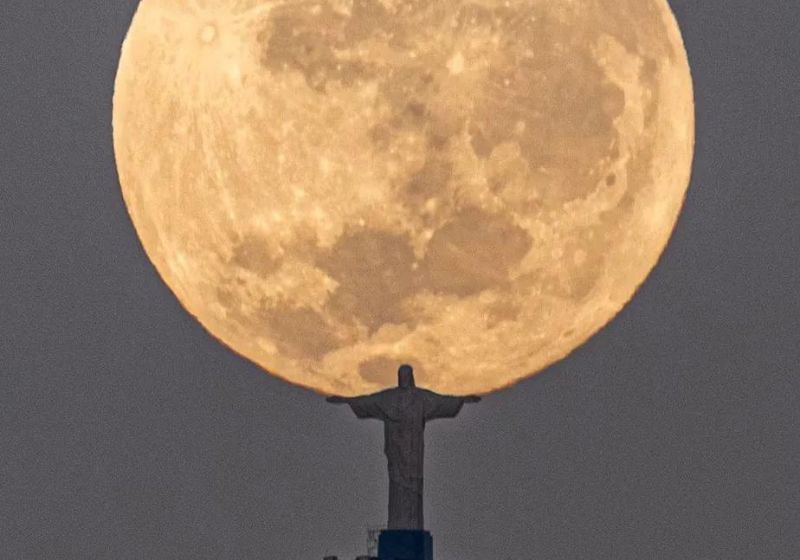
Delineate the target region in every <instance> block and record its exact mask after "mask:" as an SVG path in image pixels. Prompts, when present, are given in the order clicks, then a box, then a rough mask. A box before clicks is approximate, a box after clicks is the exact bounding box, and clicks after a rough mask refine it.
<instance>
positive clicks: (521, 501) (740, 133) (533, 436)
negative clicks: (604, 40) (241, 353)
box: [0, 0, 800, 560]
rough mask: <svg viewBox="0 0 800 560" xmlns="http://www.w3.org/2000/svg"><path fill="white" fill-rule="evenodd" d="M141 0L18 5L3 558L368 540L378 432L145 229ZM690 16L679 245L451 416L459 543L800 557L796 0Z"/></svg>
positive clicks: (448, 558)
mask: <svg viewBox="0 0 800 560" xmlns="http://www.w3.org/2000/svg"><path fill="white" fill-rule="evenodd" d="M135 4H136V1H135V0H117V1H113V2H110V1H108V0H82V1H81V2H73V1H66V0H47V1H45V0H3V1H2V4H1V5H0V457H2V459H0V557H2V558H14V559H40V558H66V559H71V558H75V559H89V558H97V559H106V558H108V559H112V558H113V559H115V560H123V559H161V558H163V559H180V558H187V559H189V558H191V559H206V558H207V559H216V558H233V559H251V558H252V559H256V558H258V559H263V558H268V559H286V560H307V559H310V560H313V559H320V558H321V557H322V556H323V555H324V554H326V553H331V554H339V555H340V556H341V557H342V558H351V557H353V556H355V554H356V553H363V551H364V540H365V530H364V528H365V526H366V525H370V524H376V523H377V524H379V523H381V522H383V521H384V518H385V515H386V513H385V512H386V488H387V481H386V473H385V459H384V457H383V455H382V453H381V446H382V428H381V425H380V424H379V423H378V422H363V421H357V420H356V419H355V418H354V417H353V416H352V414H351V413H350V412H349V411H348V410H347V409H344V408H341V407H333V406H330V405H326V404H325V403H324V401H323V400H322V399H321V398H320V397H317V396H315V395H314V394H312V393H310V392H307V391H304V390H302V389H299V388H296V387H292V386H289V385H287V384H285V383H283V382H281V381H278V380H276V379H272V378H270V377H267V376H266V375H264V374H263V373H261V372H260V370H259V369H258V368H257V367H256V366H254V365H251V364H250V363H248V362H246V361H245V360H243V359H241V358H238V357H236V356H235V355H233V354H232V353H231V352H229V351H228V350H226V349H225V348H223V347H222V346H221V345H220V344H218V343H217V342H216V341H214V340H213V339H212V338H211V337H210V336H209V335H207V334H206V333H205V331H204V330H203V329H202V327H200V325H199V324H198V323H196V322H195V321H194V320H193V319H192V318H191V317H190V316H189V315H188V314H187V313H186V312H184V311H183V309H182V308H181V307H180V305H179V304H178V302H177V301H176V299H175V298H174V296H173V295H172V293H171V292H170V291H169V290H168V288H167V287H166V286H165V285H164V284H163V283H162V282H161V281H160V279H159V278H158V276H157V274H156V272H155V270H154V268H153V267H152V265H151V264H150V263H149V261H148V260H147V258H146V256H145V255H144V253H143V251H142V249H141V247H140V245H139V242H138V240H137V238H136V234H135V232H134V230H133V228H132V226H131V223H130V221H129V219H128V216H127V213H126V211H125V207H124V205H123V202H122V198H121V195H120V191H119V185H118V182H117V177H116V171H115V166H114V158H113V150H112V142H111V125H110V115H111V94H112V87H113V79H114V74H115V70H116V64H117V57H118V52H119V46H120V43H121V41H122V39H123V37H124V34H125V31H126V29H127V26H128V24H129V22H130V17H131V15H132V13H133V9H134V6H135ZM672 5H673V8H674V9H675V11H676V15H677V16H678V19H679V21H680V24H681V27H682V30H683V33H684V38H685V41H686V45H687V49H688V51H689V56H690V62H691V64H692V69H693V74H694V79H695V91H696V103H697V150H696V160H695V167H694V176H693V180H692V186H691V188H690V190H689V195H688V199H687V202H686V206H685V209H684V212H683V214H682V216H681V219H680V221H679V224H678V227H677V230H676V232H675V234H674V236H673V239H672V242H671V244H670V246H669V248H668V250H667V251H666V253H665V255H664V257H663V259H662V261H661V263H660V264H659V266H658V267H657V268H656V270H655V271H654V273H653V274H652V276H651V277H650V278H649V280H648V281H647V282H646V284H645V285H644V287H643V288H642V289H641V290H640V292H639V293H638V295H637V296H636V297H635V299H634V300H633V302H632V303H631V304H630V305H629V306H628V307H627V308H626V309H625V310H624V311H623V312H622V313H621V314H620V315H619V317H618V318H617V319H616V320H615V321H613V322H612V323H611V324H610V325H609V326H608V327H607V328H606V329H604V330H603V331H602V332H600V333H599V334H598V335H596V336H595V337H594V338H592V339H591V340H590V341H589V342H588V343H587V344H586V345H585V346H584V347H582V348H581V349H579V350H578V351H576V352H575V353H574V354H573V355H572V356H570V357H569V358H568V359H567V360H565V361H563V362H561V363H559V364H557V365H556V366H554V367H552V368H550V369H549V370H547V371H546V372H544V373H542V374H540V375H539V376H537V377H535V378H532V379H530V380H528V381H526V382H524V383H521V384H519V385H517V386H515V387H514V388H512V389H510V390H507V391H504V392H502V393H498V394H495V395H491V396H489V397H488V398H486V399H484V401H483V402H482V403H481V404H479V405H474V406H471V407H469V408H467V409H466V410H465V411H464V412H463V413H462V415H461V416H460V417H459V419H458V420H455V421H440V422H438V423H434V424H431V425H430V426H429V428H428V431H427V440H426V441H427V449H426V451H427V467H426V477H427V478H426V521H427V522H428V525H429V528H430V530H431V531H432V533H433V535H434V545H435V549H436V553H437V559H438V560H486V559H489V558H492V559H495V558H497V559H503V560H504V559H506V558H509V559H510V558H514V559H520V560H528V559H531V560H532V559H540V558H541V559H548V560H552V559H568V560H571V559H592V560H594V559H610V560H618V559H630V560H640V559H645V558H646V559H681V560H683V559H686V560H701V559H702V560H717V559H719V560H732V559H739V558H741V559H747V560H753V559H758V560H769V559H775V560H779V559H780V560H786V559H790V558H800V405H798V397H799V396H800V375H798V373H799V372H798V369H800V367H799V366H798V364H800V331H799V330H798V317H800V183H799V182H798V172H800V163H799V161H800V156H799V155H798V149H799V148H798V146H800V134H799V133H798V131H799V130H800V66H798V63H797V61H798V60H800V33H798V32H797V24H798V22H800V5H799V4H798V3H797V2H794V1H789V0H759V1H758V2H755V1H752V0H724V1H723V0H706V1H703V2H698V1H697V0H673V1H672Z"/></svg>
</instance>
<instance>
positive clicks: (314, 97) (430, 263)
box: [114, 0, 694, 395]
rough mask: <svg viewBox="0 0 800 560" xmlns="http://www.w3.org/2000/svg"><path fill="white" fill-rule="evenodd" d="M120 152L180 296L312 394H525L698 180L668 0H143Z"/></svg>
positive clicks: (134, 206) (124, 180)
mask: <svg viewBox="0 0 800 560" xmlns="http://www.w3.org/2000/svg"><path fill="white" fill-rule="evenodd" d="M114 144H115V151H116V157H117V164H118V169H119V175H120V180H121V184H122V189H123V194H124V198H125V202H126V204H127V206H128V209H129V211H130V214H131V217H132V219H133V223H134V225H135V227H136V229H137V232H138V233H139V236H140V238H141V240H142V243H143V245H144V248H145V250H146V252H147V254H148V255H149V257H150V258H151V259H152V261H153V263H154V264H155V266H156V268H157V269H158V271H159V273H160V274H161V276H162V277H163V279H164V280H165V281H166V283H167V284H168V285H169V286H170V288H171V289H172V290H173V291H174V292H175V294H176V295H177V297H178V298H179V300H180V301H181V303H182V304H183V305H184V306H185V307H186V309H187V310H188V311H189V312H190V313H192V314H193V315H194V316H196V317H197V319H198V320H199V321H200V322H201V323H202V324H203V325H204V326H205V327H206V328H207V329H208V330H209V331H210V332H211V333H212V334H213V335H215V336H216V337H217V338H219V339H220V340H222V341H223V342H224V343H226V344H227V345H228V346H230V347H231V348H233V349H234V350H236V351H237V352H239V353H240V354H242V355H244V356H246V357H248V358H250V359H251V360H253V361H254V362H256V363H258V364H260V365H261V366H262V367H264V368H265V369H266V370H268V371H269V372H271V373H274V374H276V375H278V376H280V377H282V378H284V379H286V380H288V381H290V382H292V383H297V384H300V385H303V386H306V387H310V388H313V389H315V390H317V391H320V392H326V393H340V394H349V395H352V394H358V393H364V392H368V391H374V390H376V389H378V388H381V387H385V386H387V385H391V384H394V383H395V379H396V369H397V365H398V364H399V363H400V362H404V361H407V362H409V363H412V364H413V365H414V366H415V368H416V372H417V379H418V383H420V384H422V385H425V386H427V387H430V388H432V389H434V390H437V391H440V392H445V393H453V394H467V393H485V392H489V391H492V390H496V389H498V388H501V387H505V386H508V385H510V384H512V383H514V382H515V381H517V380H520V379H522V378H525V377H527V376H529V375H532V374H533V373H536V372H537V371H540V370H541V369H542V368H544V367H546V366H548V365H549V364H551V363H553V362H554V361H556V360H558V359H560V358H562V357H564V356H565V355H567V354H568V353H569V352H570V351H572V350H573V349H574V348H576V347H577V346H578V345H580V344H581V343H583V342H584V341H585V340H586V339H587V338H588V337H589V336H591V335H592V334H593V333H595V332H596V331H597V330H598V329H600V328H601V327H602V326H603V325H604V324H605V323H607V322H608V321H609V320H610V319H611V318H613V317H614V315H615V314H616V313H617V312H618V311H619V310H620V309H621V308H622V307H623V305H625V303H626V302H627V301H628V300H629V299H630V298H631V297H632V295H633V294H634V292H635V291H636V289H637V287H638V286H639V285H640V284H641V282H642V281H643V280H644V279H645V278H646V277H647V275H648V273H649V272H650V270H651V269H652V268H653V266H654V265H655V264H656V262H657V260H658V258H659V255H660V254H661V252H662V250H663V249H664V247H665V245H666V243H667V241H668V239H669V236H670V234H671V232H672V229H673V227H674V224H675V221H676V218H677V216H678V214H679V212H680V208H681V205H682V202H683V199H684V195H685V191H686V188H687V185H688V182H689V173H690V167H691V160H692V153H693V145H694V107H693V96H692V83H691V77H690V73H689V66H688V63H687V58H686V53H685V50H684V47H683V42H682V39H681V36H680V32H679V30H678V26H677V23H676V21H675V19H674V17H673V15H672V13H671V11H670V9H669V6H668V4H667V2H666V0H613V1H609V0H505V1H502V0H463V1H462V0H443V1H430V0H424V1H421V0H420V1H417V0H411V1H408V0H286V1H266V0H194V1H192V0H143V1H142V2H141V5H140V6H139V9H138V11H137V12H136V15H135V17H134V20H133V24H132V26H131V29H130V32H129V33H128V36H127V38H126V40H125V43H124V46H123V49H122V58H121V62H120V66H119V72H118V75H117V81H116V91H115V95H114Z"/></svg>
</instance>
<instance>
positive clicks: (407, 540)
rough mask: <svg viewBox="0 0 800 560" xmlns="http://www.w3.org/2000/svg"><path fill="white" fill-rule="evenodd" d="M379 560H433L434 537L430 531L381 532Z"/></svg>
mask: <svg viewBox="0 0 800 560" xmlns="http://www.w3.org/2000/svg"><path fill="white" fill-rule="evenodd" d="M378 560H433V537H431V534H430V533H429V532H428V531H410V530H409V531H405V530H404V531H401V530H386V531H381V534H380V537H378Z"/></svg>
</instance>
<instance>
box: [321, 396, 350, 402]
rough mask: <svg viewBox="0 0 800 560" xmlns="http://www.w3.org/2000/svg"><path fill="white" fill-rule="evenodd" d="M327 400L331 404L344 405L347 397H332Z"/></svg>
mask: <svg viewBox="0 0 800 560" xmlns="http://www.w3.org/2000/svg"><path fill="white" fill-rule="evenodd" d="M325 400H326V401H328V402H329V403H333V404H343V403H346V402H347V397H340V396H337V395H333V396H330V397H328V398H326V399H325Z"/></svg>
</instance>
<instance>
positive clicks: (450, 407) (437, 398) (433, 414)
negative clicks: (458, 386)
mask: <svg viewBox="0 0 800 560" xmlns="http://www.w3.org/2000/svg"><path fill="white" fill-rule="evenodd" d="M480 400H481V398H480V397H479V396H477V395H469V396H467V397H454V396H451V395H440V394H438V393H434V392H432V391H429V392H428V393H427V394H426V402H425V420H436V419H437V418H455V417H456V416H458V413H459V412H461V407H462V406H464V404H465V403H476V402H480Z"/></svg>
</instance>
